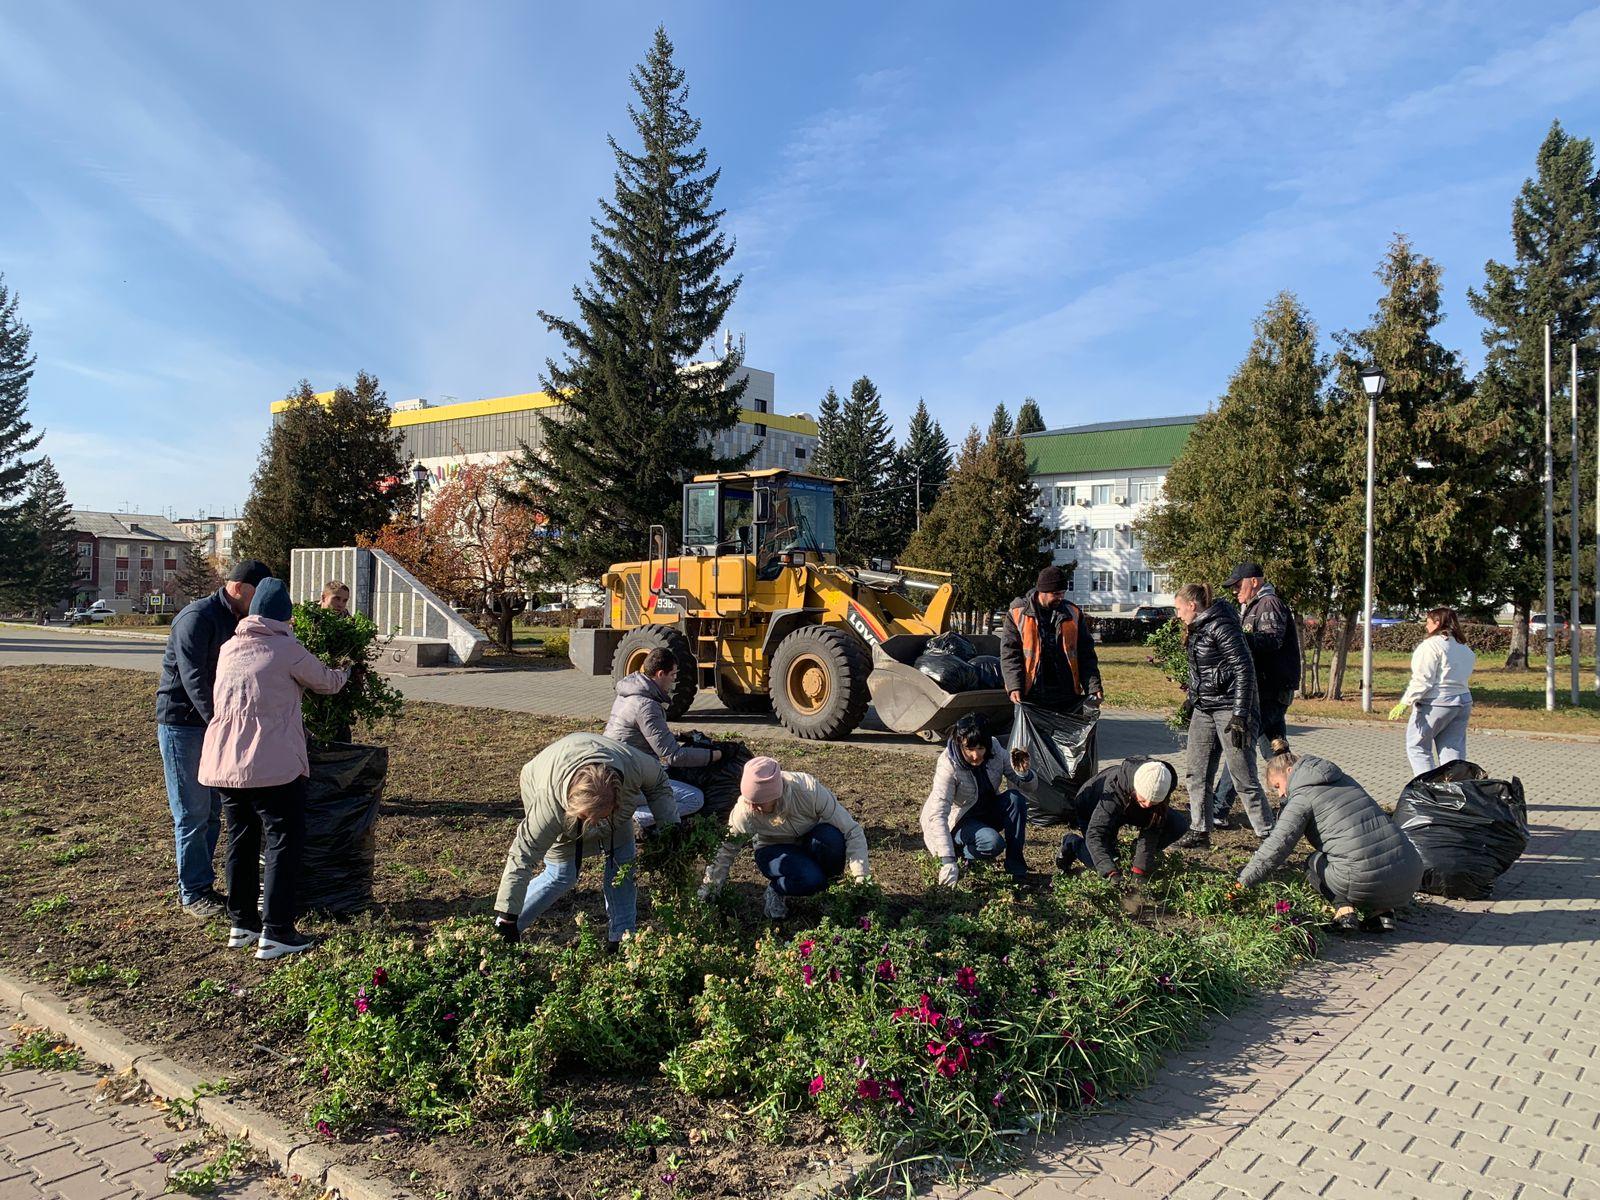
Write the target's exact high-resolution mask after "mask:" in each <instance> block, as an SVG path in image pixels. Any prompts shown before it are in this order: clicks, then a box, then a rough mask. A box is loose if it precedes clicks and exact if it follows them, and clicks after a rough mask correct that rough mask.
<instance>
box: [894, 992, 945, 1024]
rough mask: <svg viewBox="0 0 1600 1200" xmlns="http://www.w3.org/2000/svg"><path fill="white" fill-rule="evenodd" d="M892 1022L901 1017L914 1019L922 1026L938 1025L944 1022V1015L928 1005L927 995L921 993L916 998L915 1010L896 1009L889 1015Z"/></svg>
mask: <svg viewBox="0 0 1600 1200" xmlns="http://www.w3.org/2000/svg"><path fill="white" fill-rule="evenodd" d="M889 1016H890V1018H891V1019H892V1020H896V1021H898V1020H899V1019H900V1018H901V1017H907V1016H911V1017H916V1019H917V1020H919V1021H921V1022H922V1023H923V1024H924V1025H938V1024H940V1023H941V1022H943V1021H944V1014H943V1013H942V1012H939V1011H938V1010H937V1009H935V1008H933V1007H931V1006H930V1005H929V1004H928V993H927V992H923V993H922V995H920V996H918V997H917V1006H916V1007H915V1008H905V1007H901V1008H897V1009H895V1010H894V1012H892V1013H890V1014H889Z"/></svg>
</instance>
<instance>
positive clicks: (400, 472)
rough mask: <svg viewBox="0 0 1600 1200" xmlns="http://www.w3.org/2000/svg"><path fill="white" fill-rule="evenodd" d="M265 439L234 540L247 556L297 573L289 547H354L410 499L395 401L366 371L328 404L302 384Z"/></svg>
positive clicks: (277, 571) (285, 573) (276, 570)
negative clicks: (393, 421) (392, 406)
mask: <svg viewBox="0 0 1600 1200" xmlns="http://www.w3.org/2000/svg"><path fill="white" fill-rule="evenodd" d="M288 399H289V406H288V408H286V409H284V411H283V412H281V413H279V414H278V417H277V420H276V421H274V422H273V425H272V428H271V430H270V431H268V433H267V437H266V440H265V441H263V442H262V444H261V455H260V458H259V460H258V462H257V465H256V472H255V476H254V478H253V479H252V480H251V483H250V498H249V499H248V500H247V501H245V506H244V520H243V522H242V523H241V524H240V526H239V531H238V533H237V534H236V535H235V537H234V548H235V551H236V553H238V555H239V556H240V557H241V558H259V559H260V560H261V561H263V562H264V563H266V564H267V565H268V566H269V567H271V568H272V572H273V574H274V575H277V576H279V577H280V578H283V579H287V578H288V577H289V562H290V558H289V555H290V551H292V550H295V549H297V548H300V547H311V546H354V545H355V544H356V539H357V538H359V537H362V536H371V535H372V534H374V533H376V532H377V531H378V530H379V529H382V528H383V526H384V525H385V524H387V523H388V521H389V520H390V519H391V518H392V517H393V516H394V515H395V514H396V513H397V512H403V511H405V509H406V508H407V506H408V505H409V503H410V502H411V499H412V492H411V488H410V479H409V476H408V475H407V473H406V464H405V461H404V460H403V459H402V458H401V456H400V447H401V442H402V440H403V439H402V437H401V435H400V432H399V431H398V430H396V429H394V428H392V427H391V426H390V424H389V418H390V416H391V415H392V413H391V410H390V408H389V401H388V397H387V396H385V395H384V393H383V390H382V389H381V388H380V387H379V386H378V381H377V379H376V378H374V377H373V376H371V375H368V374H367V373H366V372H365V371H362V372H359V373H357V375H356V382H355V387H354V388H348V387H344V386H340V387H339V388H337V389H335V391H334V393H333V398H332V399H331V400H330V401H329V402H328V403H327V404H323V403H322V402H320V401H319V400H318V399H317V398H316V396H315V395H314V394H313V392H312V391H311V385H310V384H309V383H307V382H305V381H304V380H301V382H300V386H299V388H298V389H297V390H296V391H294V392H291V393H290V395H289V397H288Z"/></svg>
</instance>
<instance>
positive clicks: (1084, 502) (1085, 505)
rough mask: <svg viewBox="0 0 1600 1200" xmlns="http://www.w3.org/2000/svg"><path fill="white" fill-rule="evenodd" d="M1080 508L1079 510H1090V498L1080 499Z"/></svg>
mask: <svg viewBox="0 0 1600 1200" xmlns="http://www.w3.org/2000/svg"><path fill="white" fill-rule="evenodd" d="M1078 507H1079V508H1088V507H1089V497H1087V496H1084V497H1083V498H1082V499H1080V500H1079V501H1078Z"/></svg>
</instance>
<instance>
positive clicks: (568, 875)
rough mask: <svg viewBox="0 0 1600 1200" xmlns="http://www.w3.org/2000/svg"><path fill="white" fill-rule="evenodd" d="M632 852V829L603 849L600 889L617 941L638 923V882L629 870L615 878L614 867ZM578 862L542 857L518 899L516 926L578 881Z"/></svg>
mask: <svg viewBox="0 0 1600 1200" xmlns="http://www.w3.org/2000/svg"><path fill="white" fill-rule="evenodd" d="M633 856H634V844H633V837H632V832H631V831H630V832H629V837H628V840H627V841H625V842H623V843H621V844H620V845H618V846H616V847H614V848H613V849H610V850H608V851H606V855H605V859H606V870H605V882H604V885H603V888H602V892H603V894H604V895H605V899H606V916H607V917H609V918H610V920H611V933H610V937H611V940H612V941H613V942H620V941H621V940H622V935H623V934H625V933H632V932H633V931H634V930H635V929H636V928H638V925H639V884H638V881H637V880H635V879H634V872H633V871H632V870H629V871H626V872H624V873H623V877H622V878H621V879H620V880H619V879H618V878H617V868H618V867H620V866H622V865H624V864H631V863H632V862H633ZM580 865H581V860H580V861H579V862H556V861H554V860H553V859H550V858H546V859H545V860H544V870H543V871H542V872H541V873H540V874H539V875H538V876H537V877H536V878H535V879H534V881H533V882H532V883H531V884H529V885H528V895H527V898H526V899H525V900H523V902H522V918H521V920H519V921H518V922H517V927H518V928H519V929H526V928H527V927H528V926H529V925H530V924H532V923H533V921H534V920H535V919H536V918H537V917H539V915H540V914H542V913H543V912H545V911H546V910H547V909H548V908H549V907H550V906H551V905H552V904H554V903H555V902H556V901H557V900H559V899H561V897H563V896H565V895H566V894H567V893H568V892H570V891H571V890H572V888H573V885H575V884H576V883H577V882H578V867H579V866H580Z"/></svg>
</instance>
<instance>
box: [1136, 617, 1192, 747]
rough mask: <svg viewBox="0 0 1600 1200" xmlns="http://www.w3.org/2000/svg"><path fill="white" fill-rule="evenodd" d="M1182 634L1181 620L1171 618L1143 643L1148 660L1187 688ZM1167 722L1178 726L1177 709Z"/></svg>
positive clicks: (1186, 657) (1185, 658)
mask: <svg viewBox="0 0 1600 1200" xmlns="http://www.w3.org/2000/svg"><path fill="white" fill-rule="evenodd" d="M1183 634H1184V627H1183V622H1182V621H1179V620H1178V619H1177V618H1173V619H1172V620H1170V621H1168V622H1167V623H1166V624H1165V625H1163V626H1162V627H1161V628H1160V629H1158V630H1156V631H1155V632H1154V633H1152V634H1151V635H1150V636H1149V637H1147V638H1145V640H1144V644H1145V646H1146V648H1148V649H1149V651H1150V662H1151V663H1152V664H1153V665H1154V666H1155V668H1156V669H1157V670H1158V671H1160V672H1161V673H1162V674H1163V675H1165V676H1166V677H1167V678H1168V679H1170V680H1172V682H1173V683H1175V684H1177V685H1178V686H1179V687H1183V688H1187V687H1188V684H1189V655H1188V652H1187V651H1186V650H1185V649H1184V643H1183ZM1167 724H1168V725H1170V726H1172V727H1174V728H1177V727H1178V726H1179V724H1180V722H1179V721H1178V710H1177V709H1174V710H1173V711H1172V713H1171V715H1169V716H1168V718H1167Z"/></svg>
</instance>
